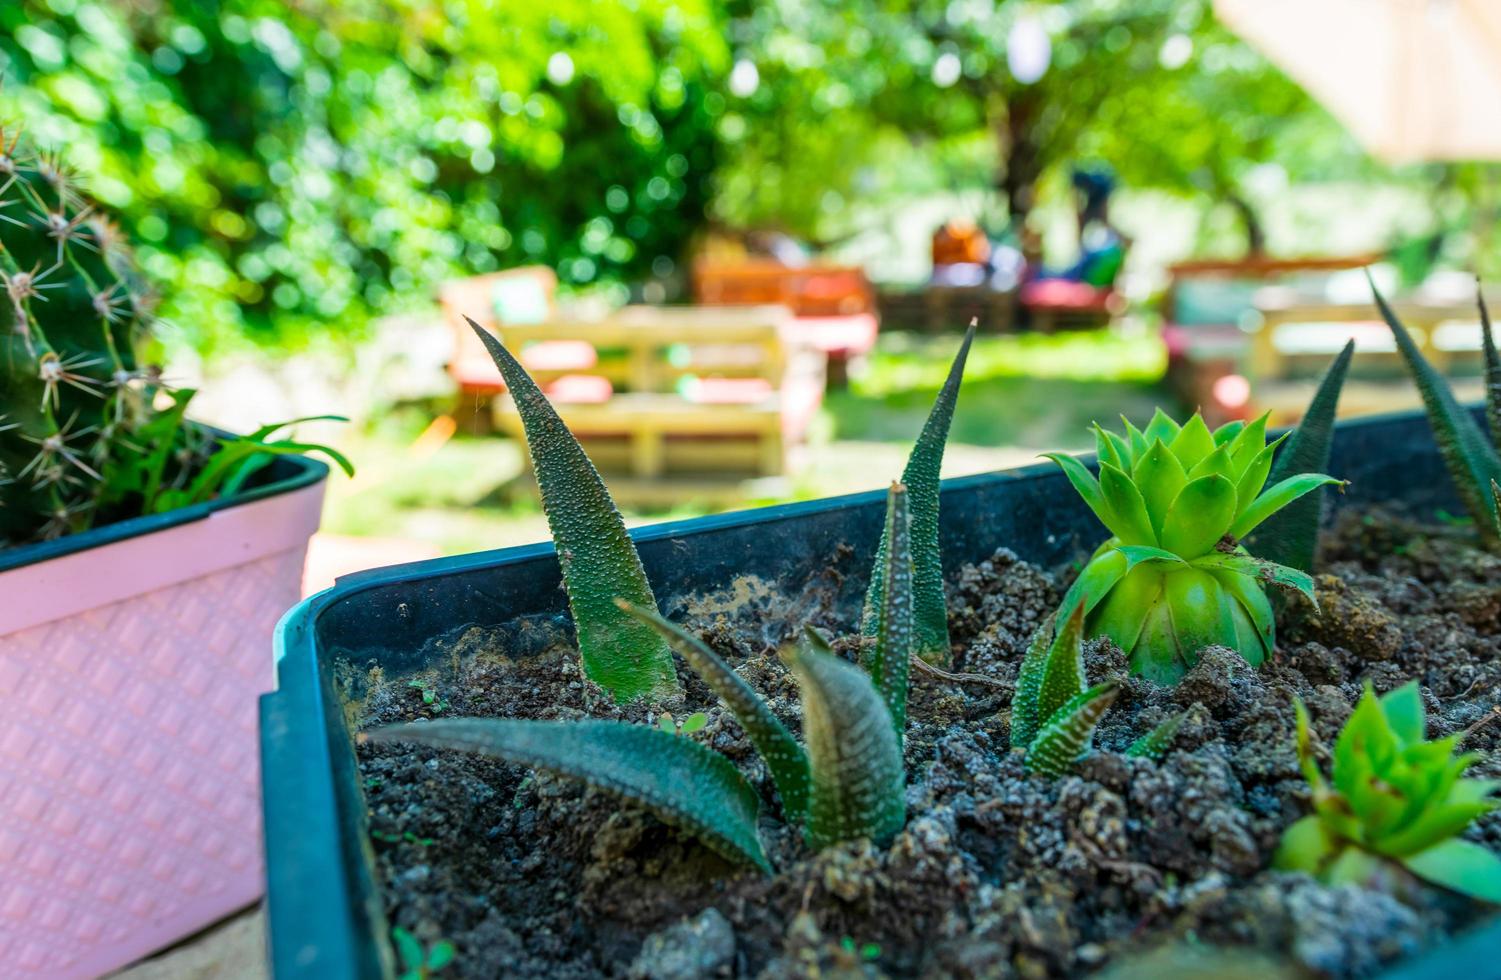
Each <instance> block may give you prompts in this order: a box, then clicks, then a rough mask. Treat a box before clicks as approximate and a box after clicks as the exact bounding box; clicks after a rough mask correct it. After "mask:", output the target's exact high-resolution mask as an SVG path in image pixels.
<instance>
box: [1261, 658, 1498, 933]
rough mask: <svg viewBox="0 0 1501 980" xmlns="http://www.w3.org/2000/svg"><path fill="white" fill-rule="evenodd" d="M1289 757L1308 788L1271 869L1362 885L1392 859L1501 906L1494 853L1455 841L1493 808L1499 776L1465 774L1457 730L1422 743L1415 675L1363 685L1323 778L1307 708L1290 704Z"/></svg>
mask: <svg viewBox="0 0 1501 980" xmlns="http://www.w3.org/2000/svg"><path fill="white" fill-rule="evenodd" d="M1296 708H1297V718H1298V734H1297V739H1298V741H1297V747H1298V762H1299V764H1300V766H1301V767H1302V769H1303V774H1304V776H1305V777H1306V778H1307V779H1308V784H1309V786H1310V787H1311V788H1312V790H1313V811H1314V812H1313V813H1312V814H1311V815H1309V816H1307V817H1304V818H1303V819H1301V820H1299V821H1298V822H1297V823H1294V824H1293V825H1292V826H1291V827H1289V828H1287V831H1286V832H1285V833H1284V834H1283V836H1282V843H1281V845H1280V847H1279V848H1278V850H1277V855H1276V858H1275V859H1274V866H1275V867H1277V868H1281V869H1283V870H1289V871H1306V872H1308V873H1310V874H1313V875H1315V876H1317V877H1318V878H1319V879H1321V880H1323V881H1325V882H1328V883H1330V884H1336V885H1338V884H1345V883H1347V882H1353V883H1356V884H1366V883H1369V882H1371V881H1374V880H1379V879H1380V877H1381V874H1380V872H1381V869H1382V865H1383V863H1395V864H1398V865H1401V866H1402V867H1404V868H1406V869H1407V870H1408V871H1410V872H1412V873H1413V874H1415V875H1417V876H1418V877H1419V878H1423V879H1425V880H1427V881H1430V882H1432V883H1433V884H1435V885H1440V886H1442V887H1444V888H1449V889H1452V890H1454V891H1457V892H1460V893H1462V894H1465V895H1468V896H1470V897H1471V898H1475V899H1480V900H1481V901H1486V902H1495V903H1498V904H1501V857H1497V856H1496V855H1495V854H1493V853H1492V852H1491V851H1489V850H1487V849H1486V848H1484V847H1482V846H1480V845H1479V844H1473V843H1470V842H1469V841H1465V840H1461V839H1460V838H1459V836H1458V835H1459V834H1460V833H1462V832H1463V831H1464V829H1465V828H1466V827H1468V826H1469V825H1470V823H1471V822H1473V821H1474V820H1475V818H1476V817H1479V816H1481V815H1483V814H1485V813H1488V812H1490V811H1491V810H1494V809H1496V807H1497V806H1498V801H1497V800H1496V799H1495V798H1494V797H1495V793H1496V791H1497V790H1498V789H1501V780H1496V779H1467V778H1463V776H1462V774H1463V773H1464V771H1465V770H1466V769H1467V768H1469V766H1470V765H1471V764H1473V763H1474V762H1475V760H1476V758H1477V757H1476V756H1474V755H1455V754H1454V750H1455V749H1456V748H1457V747H1458V743H1459V738H1460V736H1457V735H1451V736H1449V737H1448V738H1443V739H1438V740H1436V741H1432V742H1430V741H1426V740H1425V739H1424V735H1425V728H1426V719H1425V717H1424V710H1423V695H1422V692H1421V691H1419V689H1418V685H1417V682H1416V681H1413V682H1411V683H1409V684H1405V685H1403V686H1402V687H1399V688H1397V689H1396V690H1395V691H1392V692H1390V693H1388V694H1385V695H1382V696H1381V697H1380V698H1377V697H1376V694H1375V692H1374V691H1373V690H1372V689H1371V685H1370V684H1369V683H1367V684H1366V688H1365V693H1364V694H1362V695H1361V698H1360V702H1359V703H1358V704H1357V705H1356V706H1355V711H1354V712H1353V713H1352V714H1351V715H1350V718H1349V720H1348V721H1346V722H1345V727H1344V730H1343V731H1341V732H1340V735H1339V738H1338V739H1337V740H1336V741H1335V743H1334V767H1333V772H1332V781H1326V780H1325V779H1324V774H1323V773H1322V772H1321V771H1320V770H1319V766H1318V763H1317V761H1316V760H1315V759H1314V755H1313V738H1312V734H1311V732H1310V730H1309V724H1308V711H1307V709H1306V708H1305V707H1304V706H1303V704H1302V702H1298V703H1297V704H1296Z"/></svg>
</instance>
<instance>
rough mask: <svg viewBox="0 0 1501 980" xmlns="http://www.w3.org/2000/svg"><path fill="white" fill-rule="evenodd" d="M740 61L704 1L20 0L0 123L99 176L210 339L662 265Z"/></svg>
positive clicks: (12, 17) (160, 277)
mask: <svg viewBox="0 0 1501 980" xmlns="http://www.w3.org/2000/svg"><path fill="white" fill-rule="evenodd" d="M726 67H727V58H726V50H725V47H724V44H723V42H722V40H721V35H720V30H719V23H718V20H717V15H716V11H715V9H714V8H713V7H712V6H711V5H710V3H709V2H708V0H677V2H668V0H640V2H638V3H636V4H633V5H630V6H629V7H628V6H626V5H617V4H597V3H591V2H589V0H562V2H556V3H550V4H546V5H538V4H517V3H503V2H500V0H448V2H442V0H343V2H340V0H301V2H299V3H295V4H294V3H285V2H281V0H156V2H152V3H145V4H141V3H123V2H116V0H19V2H13V3H10V4H6V5H4V7H3V9H0V70H3V72H4V74H5V77H6V78H7V85H6V87H5V90H4V92H3V93H0V97H3V105H0V109H3V112H4V114H5V115H6V116H8V117H11V118H13V119H16V120H18V121H20V122H21V123H22V124H24V125H25V126H26V128H27V129H29V130H30V131H31V133H32V135H33V137H34V138H35V139H36V140H37V141H38V142H39V143H42V144H50V145H53V146H56V147H58V148H60V149H61V150H63V152H64V156H65V158H66V159H67V160H69V161H70V162H71V163H72V164H73V165H75V166H76V167H78V168H79V169H81V170H84V171H86V172H88V173H90V174H92V187H93V189H94V191H95V193H96V194H97V195H98V196H99V197H100V198H101V199H102V200H103V201H104V202H105V203H106V204H109V205H110V206H112V207H113V208H115V209H116V210H118V211H119V212H120V213H122V214H123V215H124V217H125V220H126V222H127V223H128V225H129V226H130V230H131V231H132V232H133V233H134V234H135V236H136V237H137V238H138V239H139V240H140V241H141V242H142V243H143V247H142V253H143V254H142V261H143V264H144V266H145V267H146V269H147V271H148V272H149V273H150V274H151V275H152V276H153V277H154V278H155V279H156V280H157V281H158V282H160V283H162V284H163V286H164V287H165V288H164V294H165V305H164V307H163V310H162V313H163V315H164V317H166V318H168V319H170V320H173V321H174V322H176V323H177V324H179V325H180V326H181V327H183V328H184V329H185V330H187V331H188V334H189V337H190V338H191V339H194V340H197V341H199V342H202V341H203V340H205V339H207V338H209V337H212V336H222V335H224V334H225V333H226V332H231V333H232V332H234V331H236V330H244V329H247V328H248V329H250V330H258V331H263V332H264V331H267V330H270V329H271V328H272V327H273V325H279V326H280V327H281V328H282V329H285V328H286V327H287V326H288V325H293V326H295V325H297V324H299V323H301V324H305V325H309V326H322V325H326V324H330V323H336V322H337V323H341V324H342V323H348V322H351V321H354V322H357V321H358V320H359V319H361V318H363V316H364V315H365V314H367V313H368V312H371V311H381V310H386V309H391V308H394V307H397V306H399V305H402V304H405V303H410V302H411V301H413V300H419V299H425V298H426V297H427V296H428V295H430V293H431V291H432V289H433V288H434V287H435V286H436V285H437V283H438V282H439V281H441V280H442V279H444V278H446V277H449V276H453V275H459V274H466V273H472V272H479V271H485V270H488V269H493V268H499V267H505V266H512V265H520V264H526V263H531V262H542V263H546V264H549V265H552V266H554V267H555V268H557V269H558V270H559V272H560V274H561V276H562V278H563V280H564V281H565V282H566V283H571V284H589V283H595V282H611V281H621V280H628V279H636V278H641V277H643V276H646V275H649V274H651V273H652V272H653V271H655V272H656V273H658V274H661V273H665V272H667V271H669V270H670V269H671V267H672V263H674V262H675V261H677V260H678V258H679V256H680V255H681V252H682V250H683V248H684V245H685V243H686V241H687V239H688V237H689V236H690V235H691V234H692V233H693V232H694V231H696V230H697V228H698V227H699V226H700V225H701V223H702V221H703V212H704V208H705V207H706V204H707V200H708V193H709V182H708V181H709V175H710V174H711V173H712V172H713V170H714V166H715V163H716V141H715V138H714V135H713V111H714V107H715V104H714V101H713V90H714V89H715V88H716V87H717V86H718V84H719V79H720V78H721V76H722V74H723V72H724V70H725V69H726Z"/></svg>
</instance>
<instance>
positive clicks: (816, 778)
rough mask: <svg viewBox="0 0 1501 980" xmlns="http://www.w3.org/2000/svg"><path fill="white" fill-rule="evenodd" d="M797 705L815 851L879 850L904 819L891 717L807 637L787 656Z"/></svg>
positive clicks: (850, 670) (851, 673) (866, 685)
mask: <svg viewBox="0 0 1501 980" xmlns="http://www.w3.org/2000/svg"><path fill="white" fill-rule="evenodd" d="M786 656H787V659H788V662H789V666H790V667H791V668H792V673H793V675H794V676H795V677H796V678H797V684H798V689H799V690H800V691H801V692H802V702H803V740H804V741H805V742H806V743H807V746H808V763H809V768H810V770H811V772H812V777H813V786H812V793H811V795H810V798H809V803H808V818H807V822H806V831H807V836H808V843H809V844H810V845H812V846H813V847H815V848H822V847H826V846H828V845H830V844H837V843H839V842H841V841H849V840H858V839H859V838H862V837H868V838H870V839H871V840H872V841H873V842H874V843H875V844H876V846H878V847H882V846H885V844H886V843H887V842H889V841H890V840H891V838H892V837H893V836H895V834H896V832H897V831H898V830H900V829H901V827H902V824H903V822H904V821H905V820H906V818H907V809H906V807H907V804H906V770H905V768H904V765H903V761H902V748H901V743H900V741H899V740H898V739H897V735H896V729H895V727H894V726H893V725H892V724H891V713H890V712H889V711H887V710H886V704H885V702H884V701H883V700H882V699H881V695H880V694H879V693H878V692H877V691H876V689H875V686H874V685H872V684H871V682H870V678H869V677H867V676H866V674H865V672H864V671H862V670H861V669H860V668H858V667H856V666H855V665H854V664H851V663H848V662H846V661H844V660H841V659H840V658H839V657H837V656H835V655H834V654H833V653H831V652H830V651H829V649H828V645H827V644H826V643H825V642H824V641H823V638H822V637H820V636H819V635H818V634H817V633H815V632H813V631H812V630H811V629H806V630H804V632H803V636H802V638H801V641H800V642H799V643H798V644H797V646H796V648H795V649H794V650H792V651H790V652H789V653H788V654H786Z"/></svg>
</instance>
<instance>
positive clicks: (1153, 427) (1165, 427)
mask: <svg viewBox="0 0 1501 980" xmlns="http://www.w3.org/2000/svg"><path fill="white" fill-rule="evenodd" d="M1181 431H1182V428H1181V427H1180V426H1179V425H1178V423H1177V422H1174V421H1173V419H1172V416H1170V415H1168V414H1167V413H1166V412H1164V411H1163V410H1162V409H1160V408H1159V409H1157V410H1156V411H1154V412H1153V413H1152V419H1151V421H1149V422H1148V423H1147V427H1146V429H1144V430H1143V431H1142V436H1143V437H1144V438H1145V439H1146V440H1147V445H1149V446H1150V445H1151V444H1152V443H1153V442H1158V441H1160V442H1162V443H1163V444H1164V445H1171V444H1172V442H1173V440H1174V439H1176V438H1178V433H1179V432H1181Z"/></svg>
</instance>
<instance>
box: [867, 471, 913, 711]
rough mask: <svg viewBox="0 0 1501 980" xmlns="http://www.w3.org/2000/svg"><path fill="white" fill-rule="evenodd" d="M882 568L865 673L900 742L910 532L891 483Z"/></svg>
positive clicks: (898, 491) (901, 495)
mask: <svg viewBox="0 0 1501 980" xmlns="http://www.w3.org/2000/svg"><path fill="white" fill-rule="evenodd" d="M884 538H885V540H886V541H887V542H889V544H888V546H887V549H886V564H885V567H884V568H877V569H876V570H875V571H874V572H872V573H871V575H872V577H873V578H874V577H875V576H880V577H881V579H882V587H881V593H882V600H883V601H882V604H881V608H880V609H878V610H877V621H876V637H875V645H874V647H872V653H871V657H870V663H869V664H868V665H867V669H868V670H869V672H870V679H871V680H872V681H874V682H875V685H876V690H877V691H879V692H880V693H881V698H882V699H883V700H884V701H885V702H886V708H887V710H888V711H890V712H891V724H892V726H893V727H894V728H895V729H896V735H897V738H898V739H901V737H902V734H903V733H904V732H906V730H907V673H908V671H909V670H910V669H911V663H912V654H913V641H912V529H911V521H910V518H909V517H908V515H907V488H906V487H904V486H902V485H901V484H900V483H893V484H892V485H891V491H890V492H889V493H888V494H887V495H886V531H885V535H884Z"/></svg>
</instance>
